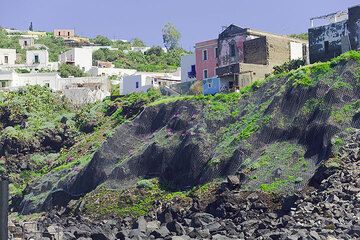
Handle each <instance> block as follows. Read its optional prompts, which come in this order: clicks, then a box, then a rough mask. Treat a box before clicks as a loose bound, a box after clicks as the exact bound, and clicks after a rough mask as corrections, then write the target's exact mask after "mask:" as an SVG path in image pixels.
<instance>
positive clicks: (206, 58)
mask: <svg viewBox="0 0 360 240" xmlns="http://www.w3.org/2000/svg"><path fill="white" fill-rule="evenodd" d="M206 60H208V52H207V50H204V51H203V61H206Z"/></svg>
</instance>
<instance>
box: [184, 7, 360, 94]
mask: <svg viewBox="0 0 360 240" xmlns="http://www.w3.org/2000/svg"><path fill="white" fill-rule="evenodd" d="M319 20H321V21H319ZM315 22H319V23H320V25H318V26H316V25H315ZM308 34H309V41H304V40H300V39H295V38H291V37H287V36H281V35H276V34H272V33H266V32H262V31H257V30H253V29H249V28H241V27H238V26H235V25H230V26H229V27H227V28H226V29H225V30H224V31H222V32H221V33H220V34H219V36H218V38H216V39H211V40H206V41H202V42H199V43H196V44H195V53H194V54H191V55H188V56H183V58H182V61H181V67H182V77H181V79H182V81H183V82H189V81H190V82H191V81H195V80H198V81H202V85H203V93H204V94H214V93H217V92H228V91H238V90H239V89H240V88H242V87H244V86H246V85H248V84H250V83H252V82H253V81H254V80H257V79H262V78H264V77H265V76H266V75H268V74H270V73H272V72H273V67H274V66H277V65H282V64H284V63H285V62H287V61H290V60H297V59H300V60H303V61H304V63H305V64H308V63H315V62H318V61H327V60H329V59H331V58H334V57H336V56H339V55H340V54H342V53H344V52H347V51H349V50H359V49H360V5H357V6H354V7H351V8H349V9H347V10H345V11H340V12H336V13H332V14H328V15H325V16H319V17H314V18H312V19H311V27H310V28H309V31H308Z"/></svg>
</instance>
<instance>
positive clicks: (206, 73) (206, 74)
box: [204, 69, 208, 79]
mask: <svg viewBox="0 0 360 240" xmlns="http://www.w3.org/2000/svg"><path fill="white" fill-rule="evenodd" d="M206 78H208V70H207V69H205V70H204V79H206Z"/></svg>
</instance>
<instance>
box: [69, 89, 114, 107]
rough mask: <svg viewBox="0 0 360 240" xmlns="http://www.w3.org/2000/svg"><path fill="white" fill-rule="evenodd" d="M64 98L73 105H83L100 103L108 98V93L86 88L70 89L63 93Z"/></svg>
mask: <svg viewBox="0 0 360 240" xmlns="http://www.w3.org/2000/svg"><path fill="white" fill-rule="evenodd" d="M63 93H64V96H65V97H66V98H67V99H69V100H70V101H71V102H72V103H73V104H75V105H83V104H86V103H93V102H96V101H101V100H103V99H104V98H105V97H108V96H110V95H111V94H110V92H108V91H104V90H91V89H87V88H70V89H65V90H64V91H63Z"/></svg>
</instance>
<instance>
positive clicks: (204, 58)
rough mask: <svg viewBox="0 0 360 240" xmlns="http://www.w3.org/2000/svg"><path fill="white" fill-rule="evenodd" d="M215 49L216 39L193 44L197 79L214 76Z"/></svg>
mask: <svg viewBox="0 0 360 240" xmlns="http://www.w3.org/2000/svg"><path fill="white" fill-rule="evenodd" d="M217 49H218V40H217V39H213V40H209V41H205V42H200V43H197V44H195V55H196V79H197V80H203V79H206V78H212V77H215V76H216V68H217Z"/></svg>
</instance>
